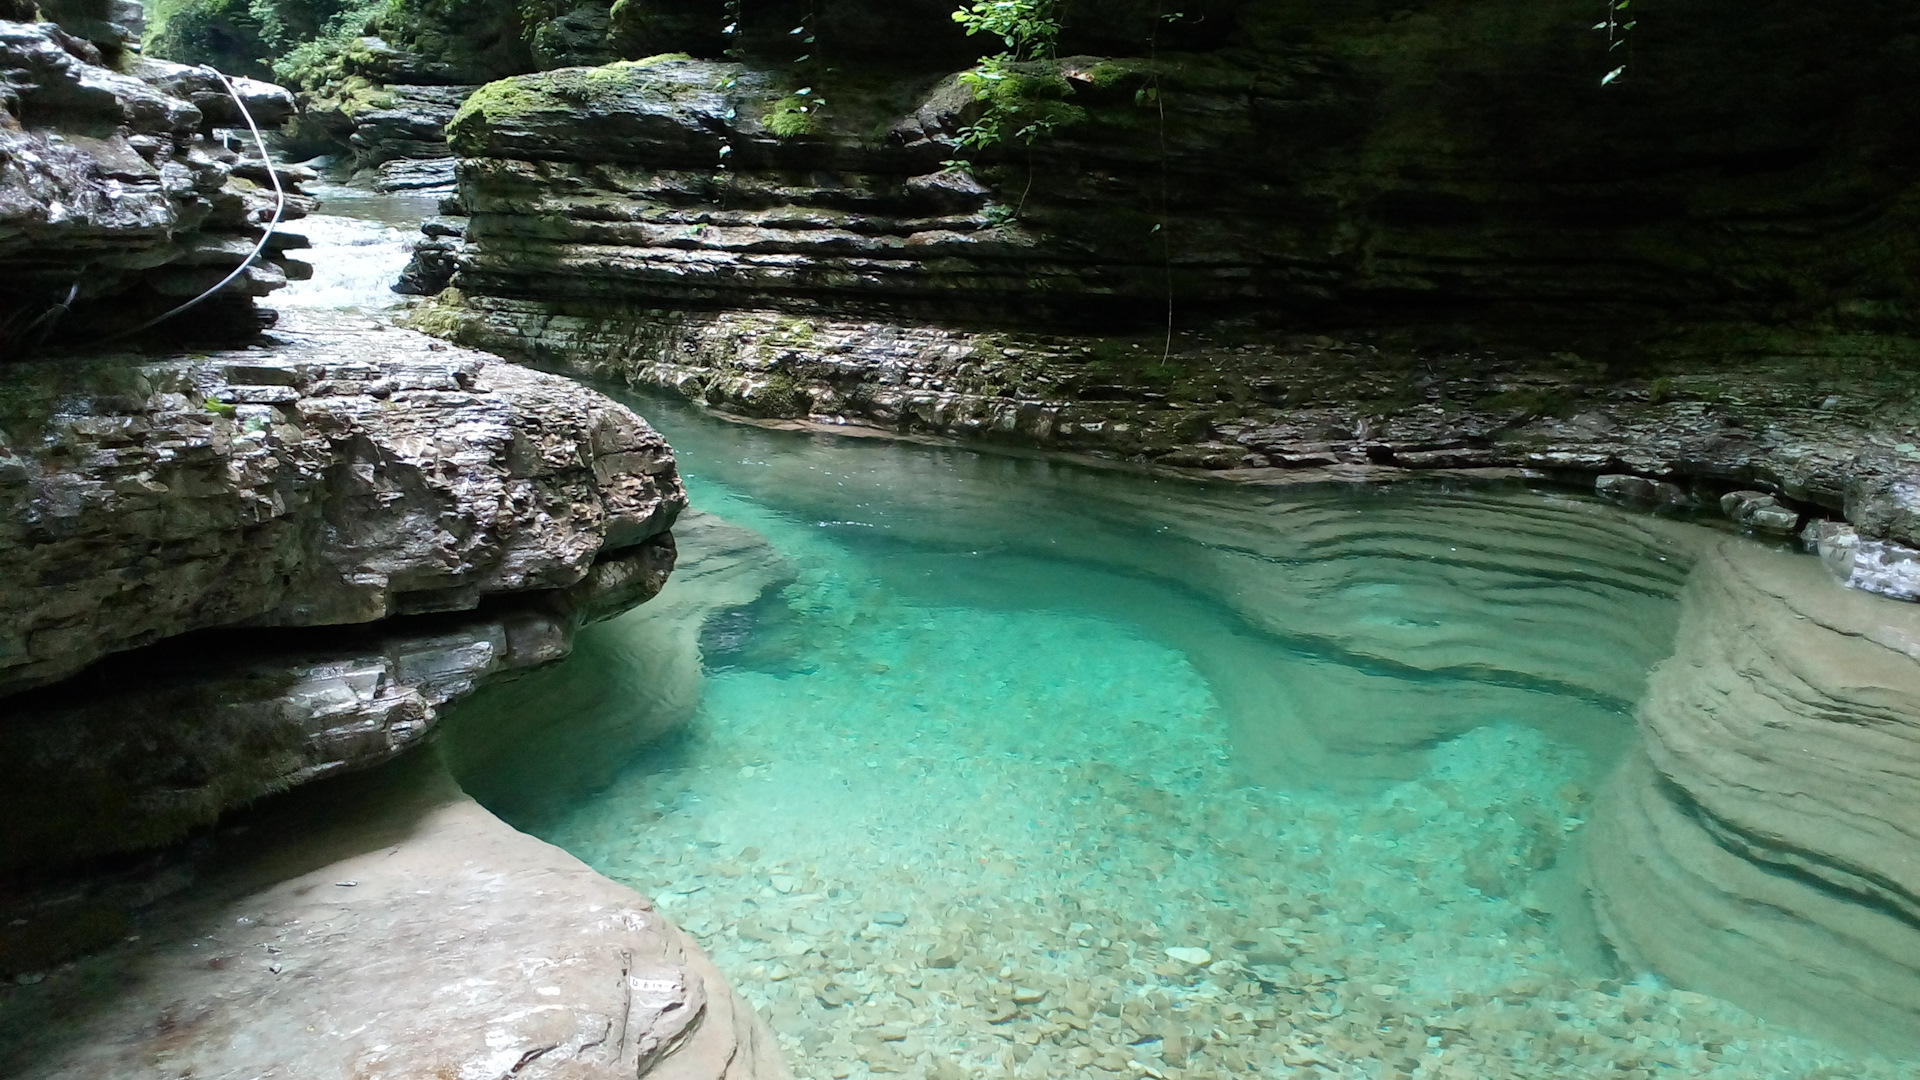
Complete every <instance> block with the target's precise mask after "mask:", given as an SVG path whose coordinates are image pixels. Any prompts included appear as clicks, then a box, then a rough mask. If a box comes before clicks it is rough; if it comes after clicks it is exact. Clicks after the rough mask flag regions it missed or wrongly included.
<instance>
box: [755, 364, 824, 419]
mask: <svg viewBox="0 0 1920 1080" xmlns="http://www.w3.org/2000/svg"><path fill="white" fill-rule="evenodd" d="M748 404H749V406H750V407H751V408H752V410H753V412H754V413H755V414H756V415H759V416H772V417H781V418H788V417H795V416H805V415H807V412H808V410H810V409H812V408H813V397H812V395H810V394H808V393H807V392H806V391H805V390H803V389H801V388H800V383H799V382H798V381H796V380H795V379H794V377H793V376H791V375H788V374H786V373H785V372H780V371H776V372H774V373H773V374H772V375H769V376H767V381H766V382H765V383H764V384H763V385H762V386H761V387H760V388H759V389H758V390H756V391H755V392H754V394H753V399H752V401H750V402H749V403H748Z"/></svg>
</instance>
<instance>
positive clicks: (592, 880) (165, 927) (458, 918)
mask: <svg viewBox="0 0 1920 1080" xmlns="http://www.w3.org/2000/svg"><path fill="white" fill-rule="evenodd" d="M244 824H245V825H246V828H245V829H243V830H228V831H227V832H226V833H224V834H222V835H221V836H220V837H219V838H218V839H217V840H216V842H215V851H214V853H213V854H212V855H210V856H204V857H203V858H202V860H201V862H202V865H201V866H200V867H198V868H197V869H193V868H190V867H186V866H182V867H178V868H175V869H174V870H172V871H163V872H161V873H159V874H157V875H155V876H154V877H153V878H152V884H151V885H150V886H148V888H149V889H150V891H157V892H159V893H161V894H162V896H163V898H162V899H160V900H159V901H158V902H152V901H151V900H150V901H149V904H148V906H146V907H145V909H144V910H143V911H141V912H139V913H137V914H136V915H135V916H134V921H133V922H132V923H130V924H128V929H131V930H134V931H136V932H137V933H136V934H135V935H134V936H130V937H127V938H126V939H125V940H121V941H119V942H118V943H117V944H115V945H113V947H112V948H110V949H108V950H107V951H106V952H103V953H100V954H97V955H95V956H92V957H89V958H86V959H84V960H81V961H79V962H78V963H75V964H70V965H67V966H64V967H61V968H60V969H58V970H56V971H53V972H51V973H49V974H48V975H47V976H46V978H45V979H44V980H43V981H38V982H35V983H33V984H31V985H13V986H6V987H0V1031H4V1033H5V1035H6V1036H7V1038H6V1040H5V1050H4V1055H5V1056H4V1058H0V1067H4V1068H5V1070H6V1072H7V1073H8V1075H10V1076H19V1077H23V1078H24V1077H36V1078H47V1080H52V1078H73V1080H79V1078H82V1077H85V1078H87V1080H103V1078H110V1077H127V1078H133V1077H148V1076H152V1075H154V1074H155V1071H156V1070H158V1071H163V1072H165V1073H166V1074H168V1075H196V1076H229V1075H235V1076H266V1075H279V1074H281V1073H283V1072H285V1071H286V1070H288V1069H289V1068H293V1067H295V1064H296V1063H297V1069H298V1071H299V1074H300V1075H301V1076H303V1077H314V1078H317V1080H330V1078H336V1077H337V1078H341V1080H346V1078H349V1077H351V1078H355V1080H377V1078H392V1080H403V1078H404V1080H414V1078H418V1077H427V1076H448V1077H455V1076H458V1077H467V1076H473V1077H499V1076H514V1077H534V1078H540V1077H549V1078H560V1077H565V1078H568V1080H591V1078H602V1077H604V1078H607V1080H612V1078H615V1077H628V1078H631V1077H634V1076H636V1075H646V1076H654V1077H701V1078H706V1080H749V1078H752V1080H784V1078H785V1077H787V1076H788V1073H787V1072H786V1069H785V1067H784V1066H783V1065H782V1064H781V1062H780V1059H779V1054H778V1051H777V1049H776V1048H775V1047H774V1045H773V1040H772V1037H771V1035H770V1033H769V1032H768V1031H767V1030H766V1028H765V1027H764V1025H763V1024H762V1023H761V1021H760V1020H759V1018H758V1017H756V1016H755V1015H754V1014H753V1012H752V1011H751V1010H750V1009H748V1008H747V1007H746V1006H745V1005H743V1004H742V1003H741V1002H740V1001H739V999H738V998H736V997H735V996H734V994H733V992H732V991H731V990H730V989H729V988H728V987H727V985H726V983H725V982H724V981H723V980H722V978H721V977H720V974H719V973H718V972H717V971H716V970H715V969H714V968H713V966H712V964H711V963H710V962H709V961H708V960H707V958H706V957H705V956H704V955H703V954H702V953H701V951H700V949H699V947H698V946H696V945H695V944H694V943H693V942H692V940H691V939H689V938H688V937H686V936H685V935H684V934H682V933H681V932H680V931H679V930H677V929H676V928H674V927H673V926H672V925H671V924H670V923H668V922H667V921H666V920H664V919H663V918H662V917H661V916H660V915H659V914H658V913H657V912H655V911H654V910H653V907H652V905H651V904H650V903H648V902H647V901H646V900H645V899H644V898H642V897H640V896H639V895H638V894H635V893H633V892H631V891H630V890H628V889H625V888H623V887H621V886H618V885H615V884H614V883H612V882H610V881H608V880H606V879H605V878H602V877H600V876H599V875H598V874H595V873H594V872H593V871H592V870H590V869H589V868H587V867H586V866H585V865H583V864H582V863H580V862H579V861H578V860H576V859H574V858H573V857H572V856H569V855H567V854H566V853H564V852H562V851H560V850H559V849H557V848H554V847H551V846H549V845H547V844H544V843H542V842H540V841H538V840H535V839H533V838H531V837H528V836H526V835H524V834H521V833H518V832H515V831H514V830H512V829H510V828H508V827H507V826H506V825H504V824H502V823H501V822H500V821H499V820H498V819H497V818H494V817H493V816H492V815H491V814H488V813H487V812H486V811H485V810H482V809H481V808H480V807H479V806H478V805H476V804H474V803H473V802H472V801H471V800H470V799H468V798H466V797H465V796H464V795H462V794H461V793H460V792H459V790H458V789H457V788H456V787H454V785H453V784H452V782H451V780H449V779H448V778H447V777H446V775H445V774H444V773H443V772H441V771H440V770H439V767H438V766H437V765H436V764H434V763H433V762H432V760H431V759H430V758H418V757H416V758H414V759H412V760H411V762H410V763H408V764H405V765H404V766H402V767H400V768H398V769H390V770H387V771H384V772H381V773H376V774H373V775H370V776H367V777H362V778H355V780H354V781H352V782H350V783H349V784H347V785H346V786H344V787H343V786H338V785H334V786H322V787H321V788H318V789H309V790H308V791H306V792H303V793H301V794H300V795H298V796H295V797H294V798H293V799H291V800H289V801H287V802H284V803H282V804H278V805H276V806H274V807H272V808H270V809H269V811H268V812H265V813H262V814H257V815H255V816H253V817H252V818H250V819H248V820H247V821H246V822H244ZM183 876H191V877H192V878H193V879H194V880H193V883H192V885H191V887H190V888H182V885H183V884H184V880H183ZM169 892H171V895H166V894H167V893H169ZM52 916H53V913H52V912H49V913H47V915H46V916H45V917H52ZM32 919H33V916H29V917H28V919H27V921H28V922H29V923H30V922H31V921H32ZM23 932H24V931H23V929H22V927H21V926H20V925H18V924H16V925H15V926H14V927H11V928H10V930H9V934H10V936H11V938H13V939H17V938H18V937H19V936H20V935H21V934H22V933H23Z"/></svg>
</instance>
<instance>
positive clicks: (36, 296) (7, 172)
mask: <svg viewBox="0 0 1920 1080" xmlns="http://www.w3.org/2000/svg"><path fill="white" fill-rule="evenodd" d="M100 25H101V29H100V32H101V33H103V34H105V33H109V32H110V30H111V28H112V26H113V25H114V24H106V23H102V24H100ZM118 45H119V43H118V42H117V41H116V42H113V47H114V48H118ZM113 64H114V62H113V61H112V60H111V59H110V58H109V57H107V56H103V54H102V52H101V49H100V47H97V46H96V45H95V44H94V43H92V42H90V41H87V40H84V39H82V38H79V37H75V36H73V35H72V34H69V33H67V32H66V31H64V30H62V29H61V28H60V27H59V26H58V25H56V24H54V23H50V22H49V23H22V22H0V360H4V359H6V358H8V356H10V355H11V354H12V353H14V352H16V351H19V350H21V349H23V348H25V347H28V346H31V345H33V344H35V343H37V342H40V341H42V340H44V339H47V338H54V339H61V338H64V339H66V340H71V341H81V342H90V341H94V340H97V339H99V338H101V337H104V336H106V335H107V334H109V333H111V332H112V331H114V330H115V329H123V328H130V327H131V326H133V325H134V324H135V323H136V322H138V321H141V320H143V319H144V318H146V317H147V316H149V315H153V314H158V313H159V312H160V311H162V310H165V309H167V308H169V307H172V306H174V305H177V304H179V303H181V302H183V301H185V300H187V299H189V298H191V297H193V296H195V295H197V294H199V293H200V292H202V291H204V290H206V289H209V288H211V287H213V286H214V285H216V284H218V283H219V282H220V281H221V280H222V279H223V278H225V277H226V276H227V274H228V272H229V271H231V270H233V269H234V268H235V267H237V266H238V265H239V264H240V263H241V261H242V259H244V258H245V257H246V256H247V255H248V253H249V252H251V251H252V250H253V248H254V245H255V243H256V241H257V240H258V239H259V237H260V234H261V231H262V226H263V225H264V224H265V223H266V222H267V220H268V219H269V217H270V216H271V214H272V209H273V205H274V199H273V197H272V192H271V191H270V190H269V187H270V184H269V177H268V175H267V169H268V168H269V166H267V165H266V164H265V163H264V162H261V161H259V160H257V158H256V159H253V160H247V159H243V157H242V156H241V155H240V154H238V153H235V152H234V151H233V150H230V149H228V148H227V146H226V141H225V139H224V138H216V137H215V132H216V129H217V128H231V127H236V126H240V127H243V126H244V125H243V121H242V117H241V114H240V110H239V108H237V107H236V106H235V104H234V103H233V100H232V98H231V97H230V96H229V94H228V93H227V90H226V88H225V86H223V85H222V84H221V82H220V81H219V79H218V78H217V77H216V76H215V75H214V74H213V73H212V72H211V71H209V70H206V69H193V68H187V67H183V66H182V65H179V64H170V63H166V62H164V61H154V60H142V61H138V62H132V61H131V58H128V62H126V63H122V64H120V65H119V66H120V68H124V69H125V70H124V71H123V70H120V69H118V68H116V67H115V66H113ZM236 85H237V87H238V88H239V92H240V94H241V97H242V100H244V101H245V102H246V103H247V107H248V108H249V109H250V110H251V111H253V113H254V114H255V119H256V120H257V121H258V122H259V123H260V124H262V125H263V126H267V127H271V126H272V125H273V124H275V123H278V122H279V121H280V120H282V119H284V118H285V117H286V116H287V115H288V114H289V113H290V112H291V111H292V107H293V98H292V96H291V95H290V94H288V93H287V92H286V91H284V90H282V89H280V88H279V87H275V86H269V85H267V84H265V83H256V82H251V81H249V80H245V79H242V80H238V82H237V84H236ZM296 179H297V177H296V176H295V174H293V173H291V172H285V173H283V176H282V184H283V186H285V187H288V188H292V189H293V190H294V193H293V195H292V197H291V199H290V200H289V202H290V205H289V206H288V208H287V210H286V213H285V214H284V215H283V216H284V218H285V219H288V220H291V219H293V218H297V217H299V216H300V215H301V214H302V213H304V212H305V210H306V209H307V208H308V207H309V206H310V205H311V204H310V203H309V202H308V201H307V200H305V198H304V197H303V196H300V195H299V194H298V191H297V187H295V180H296ZM303 244H304V241H303V240H301V239H300V238H298V237H297V236H294V235H291V234H288V235H284V236H282V237H280V238H279V239H278V240H277V241H270V242H269V243H268V245H267V249H266V251H265V252H264V253H263V257H262V258H260V259H259V260H257V261H256V262H255V263H254V264H253V265H252V266H250V267H249V268H248V270H247V271H246V272H245V273H244V274H243V275H241V276H240V277H239V278H238V279H237V280H236V281H235V282H234V283H233V284H231V285H229V286H228V287H227V289H226V291H225V292H224V293H222V294H221V295H220V296H219V297H218V298H216V301H215V302H214V303H212V304H211V305H209V306H205V307H203V308H202V309H201V310H200V311H199V313H198V319H197V320H196V322H195V323H194V324H186V325H187V326H188V328H189V329H192V330H195V331H197V332H199V333H201V334H202V335H206V334H207V333H208V331H209V329H210V328H218V329H222V330H225V331H226V332H228V333H230V334H231V333H235V332H246V333H250V332H251V331H253V330H254V329H255V328H256V327H257V325H258V324H257V318H256V316H255V315H254V313H253V309H252V301H251V298H252V297H256V296H261V295H265V294H266V293H268V292H271V291H272V290H274V289H276V288H279V287H280V286H282V285H285V284H286V282H287V280H288V278H290V277H295V278H297V277H301V276H304V275H305V274H306V273H308V272H309V268H308V267H307V266H306V265H305V264H304V263H300V262H297V261H295V260H292V259H289V258H287V257H286V256H285V254H284V253H285V251H286V250H288V249H289V248H294V247H299V246H302V245H303Z"/></svg>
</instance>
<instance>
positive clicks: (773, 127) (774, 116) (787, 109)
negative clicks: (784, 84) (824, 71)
mask: <svg viewBox="0 0 1920 1080" xmlns="http://www.w3.org/2000/svg"><path fill="white" fill-rule="evenodd" d="M815 108H817V106H815V105H814V104H813V103H811V102H809V101H808V100H807V99H806V98H804V97H801V96H800V95H798V94H788V95H787V96H786V97H783V98H781V99H780V100H779V101H776V102H774V103H773V107H772V108H770V109H768V110H767V113H766V115H764V116H762V117H761V118H760V122H761V123H762V124H765V125H766V126H767V130H768V131H771V132H772V133H773V134H774V136H775V137H776V138H781V139H791V138H795V137H796V136H800V135H811V134H813V133H814V132H815V131H816V130H818V127H819V121H818V120H816V119H815V118H814V115H813V110H814V109H815Z"/></svg>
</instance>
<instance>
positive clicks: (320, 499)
mask: <svg viewBox="0 0 1920 1080" xmlns="http://www.w3.org/2000/svg"><path fill="white" fill-rule="evenodd" d="M0 378H4V380H5V387H6V390H5V396H4V416H5V422H4V425H3V427H4V431H5V433H6V434H5V436H4V438H5V440H6V442H5V447H4V449H3V450H0V616H3V617H0V623H4V626H5V630H4V631H0V634H3V635H4V636H0V691H13V690H18V689H21V688H24V687H29V686H35V685H41V684H45V683H47V682H50V681H52V680H55V679H59V678H63V677H65V676H68V675H71V674H73V673H74V672H76V671H78V670H80V669H81V668H82V667H83V666H85V665H86V664H88V663H89V662H91V661H93V660H95V659H97V658H99V657H101V656H104V655H107V654H109V653H113V652H116V651H120V650H125V649H130V648H136V647H140V646H144V645H149V644H152V643H154V642H157V641H160V640H161V639H164V638H168V637H171V636H174V635H178V634H182V633H186V632H188V631H192V630H201V629H208V628H214V627H229V626H235V625H247V626H255V627H260V626H316V625H327V624H339V623H363V622H369V621H373V620H377V619H382V618H385V617H387V616H391V615H399V614H410V613H421V612H433V611H454V610H465V609H471V608H473V607H475V606H476V605H477V604H479V603H480V602H481V600H482V599H483V598H485V597H488V596H494V595H498V594H508V593H528V592H536V591H543V590H556V589H566V588H569V587H572V586H574V585H576V584H578V583H579V582H581V581H582V580H583V579H585V578H586V577H587V576H588V575H589V574H590V573H591V572H592V570H593V568H594V566H595V563H596V561H597V560H599V559H601V558H603V557H604V556H606V555H607V554H610V553H614V552H618V551H621V550H623V549H627V548H631V547H634V546H636V545H639V544H642V543H644V542H645V541H647V540H649V539H651V538H653V537H656V536H658V535H660V534H662V533H664V532H665V531H666V530H667V529H668V528H669V527H670V526H671V525H672V523H673V518H674V515H675V514H676V513H677V512H678V511H679V510H680V508H681V507H683V506H684V505H685V503H686V496H685V493H684V491H683V489H682V488H681V486H680V481H679V478H678V475H677V473H676V472H675V471H674V466H673V458H672V455H671V452H670V451H669V450H668V448H667V445H666V443H665V441H664V440H662V439H661V438H660V437H659V435H658V434H656V433H655V432H654V431H653V430H652V429H651V428H649V427H648V426H647V425H646V423H645V422H644V421H642V420H640V419H639V418H638V417H636V416H634V415H633V414H632V413H630V412H628V411H627V410H626V409H624V408H622V407H621V406H619V405H616V404H614V403H613V402H611V401H608V400H607V399H606V398H604V397H602V396H600V395H599V394H596V393H594V392H592V391H589V390H586V389H584V388H582V387H580V386H578V385H577V384H575V383H573V382H570V381H568V380H566V379H563V378H560V377H557V376H552V375H545V374H541V373H538V372H532V371H528V370H526V369H524V368H519V367H515V366H513V365H510V364H505V363H502V362H500V361H498V360H497V359H494V358H491V357H488V356H485V355H483V354H477V353H472V352H467V351H464V350H456V349H448V348H446V347H445V346H443V345H441V344H439V343H437V342H430V341H429V340H428V339H426V338H424V337H421V336H419V335H415V334H411V333H408V332H405V331H398V330H384V329H377V328H372V329H370V328H367V327H366V326H364V325H362V326H358V327H356V326H353V325H351V324H345V323H334V324H330V325H324V326H315V327H313V328H311V329H310V330H307V331H299V332H290V333H288V334H286V335H284V336H283V337H282V338H281V339H280V341H279V343H278V344H276V347H275V348H274V350H273V351H272V352H249V351H245V350H242V351H237V352H230V353H221V354H216V355H212V356H206V357H199V358H192V357H182V358H175V359H170V360H163V361H151V360H145V359H141V358H138V357H108V358H101V359H95V360H88V361H84V362H76V361H48V362H45V363H35V364H16V365H10V366H8V367H6V368H5V369H0Z"/></svg>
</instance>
